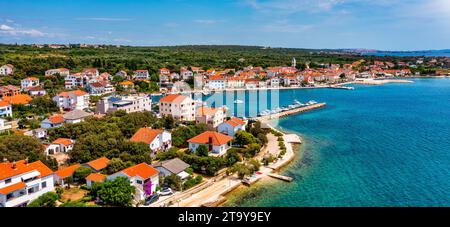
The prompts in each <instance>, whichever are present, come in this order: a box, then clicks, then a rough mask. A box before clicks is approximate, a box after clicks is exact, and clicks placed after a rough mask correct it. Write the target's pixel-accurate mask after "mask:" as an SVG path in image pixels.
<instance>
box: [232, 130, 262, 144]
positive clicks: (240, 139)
mask: <svg viewBox="0 0 450 227" xmlns="http://www.w3.org/2000/svg"><path fill="white" fill-rule="evenodd" d="M251 143H259V141H258V139H257V138H255V137H254V136H253V135H252V134H251V133H248V132H246V131H239V132H237V133H236V134H235V137H234V140H233V144H234V145H239V146H242V147H243V146H245V145H248V144H251Z"/></svg>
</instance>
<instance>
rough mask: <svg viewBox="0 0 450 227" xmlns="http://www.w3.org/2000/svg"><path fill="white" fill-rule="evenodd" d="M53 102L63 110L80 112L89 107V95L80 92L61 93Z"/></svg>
mask: <svg viewBox="0 0 450 227" xmlns="http://www.w3.org/2000/svg"><path fill="white" fill-rule="evenodd" d="M53 101H55V102H56V104H57V106H58V107H60V108H63V109H65V110H82V109H86V108H88V107H89V94H88V93H86V92H84V91H81V90H75V91H69V92H61V93H59V94H58V95H57V96H55V97H53Z"/></svg>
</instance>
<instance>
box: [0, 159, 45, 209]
mask: <svg viewBox="0 0 450 227" xmlns="http://www.w3.org/2000/svg"><path fill="white" fill-rule="evenodd" d="M53 190H54V182H53V171H52V170H51V169H49V168H48V167H47V166H46V165H45V164H44V163H42V162H41V161H36V162H33V163H28V161H27V160H20V161H17V162H8V161H4V162H2V163H0V207H23V206H27V205H28V204H29V203H30V202H32V201H33V200H35V199H37V198H38V197H39V196H41V195H43V194H44V193H47V192H50V191H53Z"/></svg>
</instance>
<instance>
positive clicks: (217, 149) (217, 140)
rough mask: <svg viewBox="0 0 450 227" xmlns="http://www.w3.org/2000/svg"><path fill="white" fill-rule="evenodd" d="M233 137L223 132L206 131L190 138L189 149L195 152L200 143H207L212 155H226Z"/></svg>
mask: <svg viewBox="0 0 450 227" xmlns="http://www.w3.org/2000/svg"><path fill="white" fill-rule="evenodd" d="M231 140H233V137H230V136H227V135H224V134H222V133H218V132H213V131H206V132H204V133H202V134H200V135H198V136H195V137H193V138H191V139H189V140H188V141H187V142H188V143H189V149H190V150H191V151H193V152H195V151H196V150H197V148H198V147H199V146H200V145H205V146H206V147H207V148H208V151H209V152H210V153H209V154H210V155H219V156H222V155H224V154H225V153H226V152H227V150H228V149H229V148H230V146H231V144H230V142H231Z"/></svg>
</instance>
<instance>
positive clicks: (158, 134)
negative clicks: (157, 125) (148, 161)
mask: <svg viewBox="0 0 450 227" xmlns="http://www.w3.org/2000/svg"><path fill="white" fill-rule="evenodd" d="M130 141H131V142H136V143H145V144H147V145H148V146H149V147H150V149H151V150H152V151H153V154H156V153H157V152H159V151H166V150H167V149H169V148H171V147H172V134H171V133H170V132H168V131H166V130H160V129H151V128H140V129H139V130H138V131H137V132H136V133H135V134H134V135H133V136H132V137H131V139H130Z"/></svg>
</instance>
